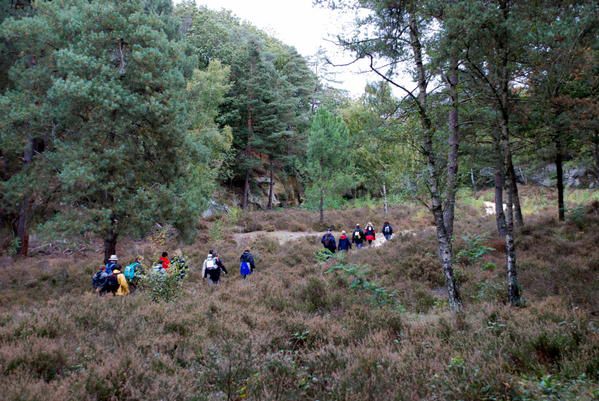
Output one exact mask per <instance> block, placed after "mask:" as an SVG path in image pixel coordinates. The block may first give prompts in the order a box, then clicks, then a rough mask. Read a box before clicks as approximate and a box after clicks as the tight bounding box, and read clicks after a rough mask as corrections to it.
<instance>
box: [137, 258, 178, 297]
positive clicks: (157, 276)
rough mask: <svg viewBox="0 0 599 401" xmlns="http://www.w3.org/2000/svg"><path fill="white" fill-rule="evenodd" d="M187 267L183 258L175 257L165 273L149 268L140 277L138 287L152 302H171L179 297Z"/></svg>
mask: <svg viewBox="0 0 599 401" xmlns="http://www.w3.org/2000/svg"><path fill="white" fill-rule="evenodd" d="M188 271H189V266H188V264H187V262H186V261H185V258H184V257H178V256H175V257H174V258H173V259H172V260H171V266H170V268H169V269H168V272H167V271H164V270H163V269H157V268H150V269H149V270H148V271H146V272H145V273H144V274H142V275H141V276H140V279H139V287H140V289H141V290H143V291H144V292H147V293H148V295H149V297H150V299H152V301H154V302H172V301H174V300H175V299H177V298H178V297H179V296H180V295H181V291H182V286H183V282H184V280H185V278H186V277H187V273H188Z"/></svg>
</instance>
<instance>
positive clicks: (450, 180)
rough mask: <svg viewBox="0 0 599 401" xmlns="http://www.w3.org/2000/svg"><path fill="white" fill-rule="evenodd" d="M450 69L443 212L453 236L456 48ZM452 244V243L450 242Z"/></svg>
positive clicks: (457, 138)
mask: <svg viewBox="0 0 599 401" xmlns="http://www.w3.org/2000/svg"><path fill="white" fill-rule="evenodd" d="M449 64H450V65H449V71H448V74H447V89H448V92H449V96H450V98H451V109H450V110H449V115H448V116H447V117H448V118H447V120H448V124H447V125H448V127H449V137H448V143H449V152H448V155H447V185H446V188H447V190H446V191H447V199H446V201H445V210H444V212H443V221H444V223H445V230H446V231H447V236H448V237H449V238H451V237H453V220H454V215H455V196H456V191H457V175H458V150H459V144H460V128H459V125H458V107H459V100H458V89H457V86H458V59H457V55H456V54H455V50H451V59H450V62H449ZM450 246H451V244H450Z"/></svg>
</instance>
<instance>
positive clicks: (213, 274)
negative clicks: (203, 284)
mask: <svg viewBox="0 0 599 401" xmlns="http://www.w3.org/2000/svg"><path fill="white" fill-rule="evenodd" d="M221 271H222V272H224V273H225V274H229V272H228V271H227V269H226V268H225V265H224V264H223V262H221V260H220V258H219V257H218V255H217V254H216V252H214V251H213V250H210V253H208V257H207V258H206V260H204V265H203V267H202V277H204V278H207V279H208V284H210V285H217V284H218V282H219V281H220V273H221Z"/></svg>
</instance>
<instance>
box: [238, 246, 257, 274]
mask: <svg viewBox="0 0 599 401" xmlns="http://www.w3.org/2000/svg"><path fill="white" fill-rule="evenodd" d="M255 268H256V264H255V263H254V255H252V254H251V252H250V250H249V249H246V250H245V251H243V253H242V254H241V256H240V257H239V272H240V273H241V277H242V278H243V279H245V278H247V276H249V275H250V274H252V273H253V272H254V269H255Z"/></svg>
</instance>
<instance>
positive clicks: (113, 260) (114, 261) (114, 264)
mask: <svg viewBox="0 0 599 401" xmlns="http://www.w3.org/2000/svg"><path fill="white" fill-rule="evenodd" d="M114 269H118V270H121V269H122V267H121V265H120V264H119V258H117V256H116V255H110V259H108V263H106V274H108V275H109V276H110V275H111V274H112V271H113V270H114Z"/></svg>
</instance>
